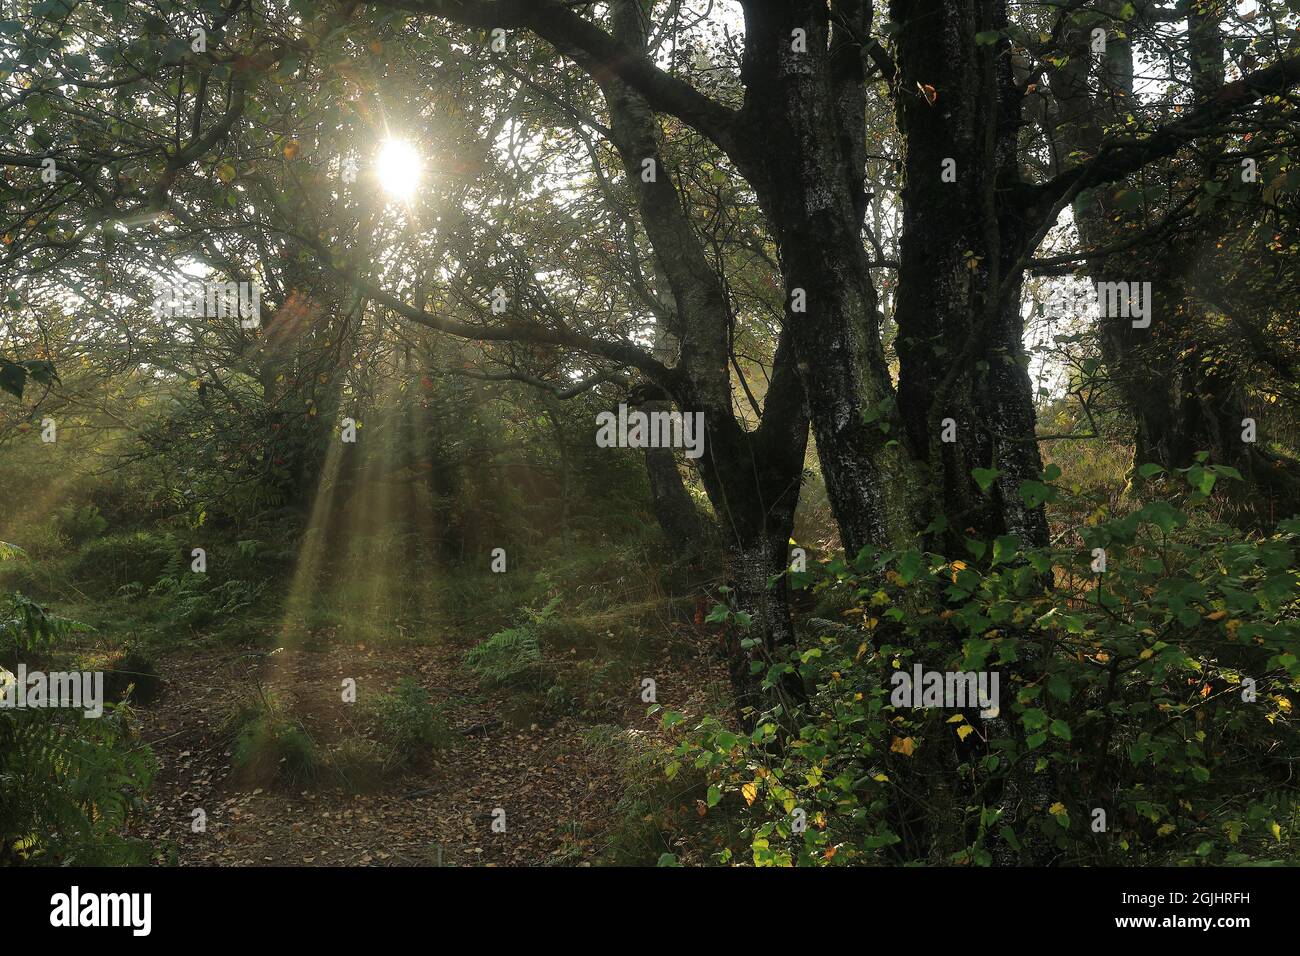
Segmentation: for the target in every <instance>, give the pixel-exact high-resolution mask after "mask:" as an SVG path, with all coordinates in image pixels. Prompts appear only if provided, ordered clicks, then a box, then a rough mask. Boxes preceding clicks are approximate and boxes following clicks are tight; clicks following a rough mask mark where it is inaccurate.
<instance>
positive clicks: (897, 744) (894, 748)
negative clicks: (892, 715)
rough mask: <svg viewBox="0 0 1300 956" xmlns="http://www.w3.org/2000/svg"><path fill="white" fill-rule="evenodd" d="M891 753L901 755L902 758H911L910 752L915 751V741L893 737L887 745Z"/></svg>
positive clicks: (909, 738)
mask: <svg viewBox="0 0 1300 956" xmlns="http://www.w3.org/2000/svg"><path fill="white" fill-rule="evenodd" d="M889 749H890V751H891V752H892V753H896V754H902V755H903V756H904V757H910V756H912V751H914V750H915V749H916V741H915V740H913V739H912V738H911V737H895V738H894V740H893V742H892V743H891V744H890V745H889Z"/></svg>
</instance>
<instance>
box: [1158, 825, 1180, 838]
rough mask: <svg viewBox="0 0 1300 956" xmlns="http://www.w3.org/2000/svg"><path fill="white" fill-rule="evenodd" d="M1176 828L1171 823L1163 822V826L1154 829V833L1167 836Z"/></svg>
mask: <svg viewBox="0 0 1300 956" xmlns="http://www.w3.org/2000/svg"><path fill="white" fill-rule="evenodd" d="M1177 829H1178V828H1177V827H1176V826H1174V825H1173V824H1172V823H1166V824H1164V826H1162V827H1160V829H1158V830H1157V831H1156V835H1157V836H1169V834H1171V833H1173V832H1174V831H1175V830H1177Z"/></svg>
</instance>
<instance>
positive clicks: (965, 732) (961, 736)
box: [957, 724, 975, 740]
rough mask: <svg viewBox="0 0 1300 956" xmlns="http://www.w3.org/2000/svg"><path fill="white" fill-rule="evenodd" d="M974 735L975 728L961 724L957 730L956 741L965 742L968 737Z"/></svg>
mask: <svg viewBox="0 0 1300 956" xmlns="http://www.w3.org/2000/svg"><path fill="white" fill-rule="evenodd" d="M973 733H975V728H974V727H972V726H971V725H970V724H962V725H961V726H960V727H958V728H957V739H958V740H965V739H966V738H967V737H968V736H970V735H971V734H973Z"/></svg>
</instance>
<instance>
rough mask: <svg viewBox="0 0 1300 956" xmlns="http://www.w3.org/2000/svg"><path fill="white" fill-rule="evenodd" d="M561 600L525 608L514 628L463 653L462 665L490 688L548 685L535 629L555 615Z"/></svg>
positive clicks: (500, 632)
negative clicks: (541, 606)
mask: <svg viewBox="0 0 1300 956" xmlns="http://www.w3.org/2000/svg"><path fill="white" fill-rule="evenodd" d="M559 603H560V599H559V598H558V597H557V598H552V599H551V600H550V601H549V602H547V604H546V606H545V607H543V608H542V609H541V610H533V609H531V608H526V609H525V610H524V614H523V619H522V620H521V621H520V622H519V623H518V624H516V625H515V626H514V627H508V628H505V629H504V630H501V631H497V632H496V633H495V634H493V635H492V636H491V637H489V638H488V639H487V640H486V641H483V642H482V643H481V644H478V645H476V646H475V647H472V648H470V649H469V651H467V652H466V653H465V664H466V666H467V667H469V669H470V670H472V671H473V672H474V673H475V674H476V675H478V677H479V679H480V680H482V681H483V682H484V683H485V684H486V685H488V686H489V687H504V686H509V687H533V688H540V687H543V686H545V684H546V683H547V675H546V668H545V666H544V664H543V662H542V647H541V641H539V640H538V636H537V632H538V628H539V627H540V626H541V625H543V624H544V623H545V622H546V621H547V620H548V619H549V618H550V616H551V615H552V614H553V613H554V612H555V608H556V607H557V606H558V605H559Z"/></svg>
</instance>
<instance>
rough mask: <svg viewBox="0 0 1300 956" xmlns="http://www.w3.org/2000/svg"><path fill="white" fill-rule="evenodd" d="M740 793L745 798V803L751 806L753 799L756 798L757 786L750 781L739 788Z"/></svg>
mask: <svg viewBox="0 0 1300 956" xmlns="http://www.w3.org/2000/svg"><path fill="white" fill-rule="evenodd" d="M740 793H741V795H742V796H743V797H744V798H745V803H747V804H749V805H750V806H753V805H754V801H755V800H756V799H757V798H758V787H756V786H754V785H753V784H752V783H747V784H745V785H744V786H743V787H741V788H740Z"/></svg>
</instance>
